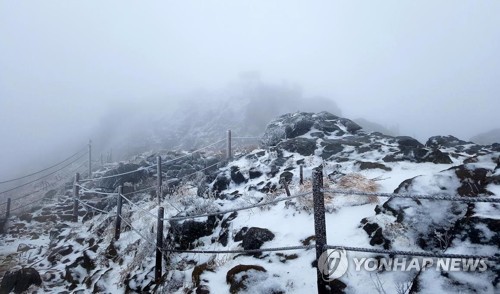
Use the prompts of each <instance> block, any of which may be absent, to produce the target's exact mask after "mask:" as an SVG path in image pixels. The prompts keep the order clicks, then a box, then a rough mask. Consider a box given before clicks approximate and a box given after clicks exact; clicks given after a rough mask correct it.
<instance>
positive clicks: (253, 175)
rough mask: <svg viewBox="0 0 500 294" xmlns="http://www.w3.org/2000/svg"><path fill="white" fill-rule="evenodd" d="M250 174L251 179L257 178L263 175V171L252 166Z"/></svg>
mask: <svg viewBox="0 0 500 294" xmlns="http://www.w3.org/2000/svg"><path fill="white" fill-rule="evenodd" d="M248 175H249V176H250V179H256V178H258V177H260V176H262V172H261V171H260V170H258V169H257V168H255V167H252V168H251V169H250V170H249V171H248Z"/></svg>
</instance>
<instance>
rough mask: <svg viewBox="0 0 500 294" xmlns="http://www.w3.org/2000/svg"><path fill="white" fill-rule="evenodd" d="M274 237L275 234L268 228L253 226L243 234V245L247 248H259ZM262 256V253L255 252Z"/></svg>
mask: <svg viewBox="0 0 500 294" xmlns="http://www.w3.org/2000/svg"><path fill="white" fill-rule="evenodd" d="M273 239H274V234H273V233H272V232H271V231H269V230H268V229H264V228H257V227H251V228H250V229H248V231H247V232H246V233H245V234H244V235H243V242H242V243H241V246H242V247H243V249H245V250H251V249H259V248H260V247H261V246H262V244H264V242H267V241H271V240H273ZM255 255H256V256H260V253H258V254H255Z"/></svg>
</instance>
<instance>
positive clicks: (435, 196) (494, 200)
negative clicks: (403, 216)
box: [322, 189, 500, 203]
mask: <svg viewBox="0 0 500 294" xmlns="http://www.w3.org/2000/svg"><path fill="white" fill-rule="evenodd" d="M322 191H323V192H325V193H332V194H338V195H342V196H349V195H357V196H379V197H390V198H408V199H414V200H421V199H427V200H445V201H459V202H466V203H477V202H488V203H500V198H493V197H457V196H450V195H449V194H429V195H418V194H399V193H371V192H362V191H355V190H336V189H323V190H322Z"/></svg>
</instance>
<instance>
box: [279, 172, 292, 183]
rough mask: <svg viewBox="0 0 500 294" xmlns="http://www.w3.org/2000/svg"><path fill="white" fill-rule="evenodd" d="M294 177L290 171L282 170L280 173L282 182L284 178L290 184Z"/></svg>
mask: <svg viewBox="0 0 500 294" xmlns="http://www.w3.org/2000/svg"><path fill="white" fill-rule="evenodd" d="M292 179H293V173H291V172H289V171H286V172H282V173H281V174H280V182H281V181H282V180H285V181H286V183H287V184H290V183H291V182H292Z"/></svg>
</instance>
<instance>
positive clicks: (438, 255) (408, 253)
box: [325, 245, 500, 262]
mask: <svg viewBox="0 0 500 294" xmlns="http://www.w3.org/2000/svg"><path fill="white" fill-rule="evenodd" d="M325 247H326V248H327V249H344V250H346V251H357V252H365V253H378V254H389V255H404V256H418V257H433V258H464V259H469V258H477V259H488V260H491V261H497V262H498V261H500V256H490V255H470V254H451V253H434V252H427V251H402V250H387V249H377V248H363V247H349V246H333V245H326V246H325Z"/></svg>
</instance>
